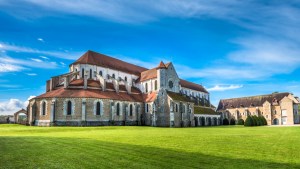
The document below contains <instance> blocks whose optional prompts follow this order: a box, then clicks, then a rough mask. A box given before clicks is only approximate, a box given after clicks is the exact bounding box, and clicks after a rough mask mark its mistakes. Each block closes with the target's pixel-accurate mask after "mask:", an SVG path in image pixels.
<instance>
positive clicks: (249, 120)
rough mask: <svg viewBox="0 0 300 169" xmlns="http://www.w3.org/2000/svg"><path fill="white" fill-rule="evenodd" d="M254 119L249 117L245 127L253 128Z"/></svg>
mask: <svg viewBox="0 0 300 169" xmlns="http://www.w3.org/2000/svg"><path fill="white" fill-rule="evenodd" d="M253 124H254V123H253V119H252V117H251V116H248V117H247V119H246V121H245V124H244V126H253Z"/></svg>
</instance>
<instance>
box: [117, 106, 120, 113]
mask: <svg viewBox="0 0 300 169" xmlns="http://www.w3.org/2000/svg"><path fill="white" fill-rule="evenodd" d="M117 116H120V103H117Z"/></svg>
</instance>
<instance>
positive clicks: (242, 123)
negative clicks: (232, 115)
mask: <svg viewBox="0 0 300 169" xmlns="http://www.w3.org/2000/svg"><path fill="white" fill-rule="evenodd" d="M237 124H238V125H244V124H245V121H244V120H243V119H239V120H238V123H237Z"/></svg>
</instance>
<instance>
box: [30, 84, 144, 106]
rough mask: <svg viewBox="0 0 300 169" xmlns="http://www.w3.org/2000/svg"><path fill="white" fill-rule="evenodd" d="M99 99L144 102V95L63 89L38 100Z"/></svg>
mask: <svg viewBox="0 0 300 169" xmlns="http://www.w3.org/2000/svg"><path fill="white" fill-rule="evenodd" d="M53 97H56V98H82V97H84V98H99V99H112V100H123V101H135V102H143V95H142V94H127V93H125V92H120V93H116V92H115V91H101V90H97V89H73V88H67V89H64V88H63V87H61V88H57V89H55V90H52V91H50V92H47V93H44V94H42V95H40V96H37V97H36V98H37V99H39V98H53Z"/></svg>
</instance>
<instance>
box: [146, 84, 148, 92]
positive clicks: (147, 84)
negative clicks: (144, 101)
mask: <svg viewBox="0 0 300 169" xmlns="http://www.w3.org/2000/svg"><path fill="white" fill-rule="evenodd" d="M145 91H146V93H148V83H146V84H145Z"/></svg>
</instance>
